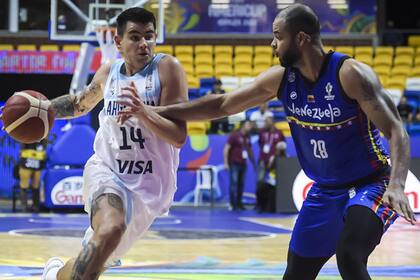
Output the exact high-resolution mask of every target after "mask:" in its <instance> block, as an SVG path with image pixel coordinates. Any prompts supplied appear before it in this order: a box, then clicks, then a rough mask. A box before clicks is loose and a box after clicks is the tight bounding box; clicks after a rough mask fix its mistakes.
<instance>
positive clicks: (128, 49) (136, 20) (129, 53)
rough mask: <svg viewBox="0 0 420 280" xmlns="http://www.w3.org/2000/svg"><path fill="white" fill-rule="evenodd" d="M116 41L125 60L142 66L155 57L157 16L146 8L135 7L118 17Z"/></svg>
mask: <svg viewBox="0 0 420 280" xmlns="http://www.w3.org/2000/svg"><path fill="white" fill-rule="evenodd" d="M115 43H116V45H117V48H118V50H119V51H120V52H121V55H122V56H123V57H124V59H125V60H128V62H129V63H131V64H133V65H134V66H139V67H141V66H142V65H144V64H145V63H147V62H149V61H150V60H151V59H152V58H153V51H154V47H155V45H156V18H155V16H154V15H153V13H151V12H149V11H148V10H146V9H143V8H139V7H135V8H129V9H127V10H125V11H123V12H122V13H121V14H120V15H119V16H118V17H117V35H116V36H115Z"/></svg>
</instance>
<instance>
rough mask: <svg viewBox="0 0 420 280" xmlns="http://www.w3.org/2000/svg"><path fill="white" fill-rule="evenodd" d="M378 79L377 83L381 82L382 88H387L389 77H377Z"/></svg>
mask: <svg viewBox="0 0 420 280" xmlns="http://www.w3.org/2000/svg"><path fill="white" fill-rule="evenodd" d="M378 78H379V81H380V82H381V84H382V86H383V87H387V85H388V79H389V76H388V75H378Z"/></svg>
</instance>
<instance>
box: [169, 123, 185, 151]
mask: <svg viewBox="0 0 420 280" xmlns="http://www.w3.org/2000/svg"><path fill="white" fill-rule="evenodd" d="M186 142H187V129H186V128H184V129H181V131H180V133H179V134H178V135H177V137H175V138H174V140H173V144H172V145H173V146H174V147H175V148H178V149H180V148H182V146H184V145H185V143H186Z"/></svg>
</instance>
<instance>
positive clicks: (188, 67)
mask: <svg viewBox="0 0 420 280" xmlns="http://www.w3.org/2000/svg"><path fill="white" fill-rule="evenodd" d="M182 67H183V68H184V71H185V73H187V75H188V76H189V75H194V66H193V65H192V64H182Z"/></svg>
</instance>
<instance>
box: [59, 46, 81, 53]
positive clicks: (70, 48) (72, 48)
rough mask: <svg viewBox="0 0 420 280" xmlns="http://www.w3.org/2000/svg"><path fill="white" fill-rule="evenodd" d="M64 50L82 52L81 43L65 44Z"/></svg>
mask: <svg viewBox="0 0 420 280" xmlns="http://www.w3.org/2000/svg"><path fill="white" fill-rule="evenodd" d="M62 50H63V51H65V52H80V45H63V48H62Z"/></svg>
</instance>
